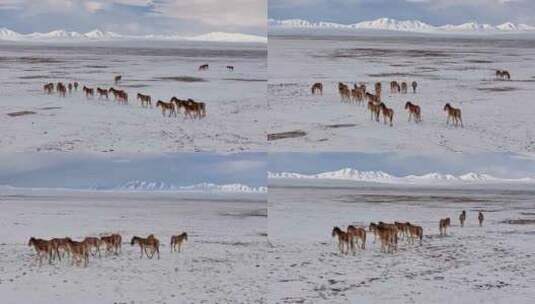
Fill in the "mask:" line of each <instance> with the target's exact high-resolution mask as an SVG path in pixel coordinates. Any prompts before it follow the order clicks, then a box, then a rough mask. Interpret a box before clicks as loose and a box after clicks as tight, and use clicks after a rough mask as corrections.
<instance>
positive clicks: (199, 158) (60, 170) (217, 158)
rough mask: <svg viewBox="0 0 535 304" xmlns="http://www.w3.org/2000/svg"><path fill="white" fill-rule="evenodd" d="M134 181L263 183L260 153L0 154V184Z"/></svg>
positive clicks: (112, 184) (63, 185) (79, 184)
mask: <svg viewBox="0 0 535 304" xmlns="http://www.w3.org/2000/svg"><path fill="white" fill-rule="evenodd" d="M133 180H141V181H154V182H160V181H161V182H165V183H169V184H173V185H177V186H187V185H193V184H197V183H202V182H209V183H215V184H230V183H241V184H246V185H250V186H265V185H266V156H265V154H264V153H243V154H210V153H177V154H163V155H151V154H131V155H122V156H109V155H105V154H84V153H76V154H75V153H23V154H0V185H11V186H17V187H43V188H75V189H79V188H92V187H115V186H119V185H122V184H124V183H126V182H129V181H133Z"/></svg>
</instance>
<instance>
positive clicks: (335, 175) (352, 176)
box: [268, 168, 535, 184]
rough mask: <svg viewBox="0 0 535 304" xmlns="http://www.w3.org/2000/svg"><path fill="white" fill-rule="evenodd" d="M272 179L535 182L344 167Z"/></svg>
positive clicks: (401, 181) (279, 174)
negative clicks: (405, 174)
mask: <svg viewBox="0 0 535 304" xmlns="http://www.w3.org/2000/svg"><path fill="white" fill-rule="evenodd" d="M268 178H270V179H291V180H341V181H356V182H370V183H381V184H435V183H441V184H487V183H535V179H533V178H529V177H525V178H518V179H506V178H498V177H494V176H492V175H488V174H481V173H473V172H470V173H467V174H463V175H458V176H457V175H451V174H442V173H429V174H425V175H407V176H402V177H398V176H393V175H390V174H388V173H385V172H382V171H359V170H356V169H351V168H344V169H340V170H337V171H331V172H323V173H318V174H311V175H306V174H299V173H291V172H280V173H272V172H269V173H268Z"/></svg>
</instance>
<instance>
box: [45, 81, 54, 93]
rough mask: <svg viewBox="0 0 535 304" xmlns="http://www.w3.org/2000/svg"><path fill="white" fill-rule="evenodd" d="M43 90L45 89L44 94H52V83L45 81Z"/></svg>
mask: <svg viewBox="0 0 535 304" xmlns="http://www.w3.org/2000/svg"><path fill="white" fill-rule="evenodd" d="M43 91H45V93H46V94H49V95H50V94H52V93H54V84H53V83H47V84H45V85H44V86H43Z"/></svg>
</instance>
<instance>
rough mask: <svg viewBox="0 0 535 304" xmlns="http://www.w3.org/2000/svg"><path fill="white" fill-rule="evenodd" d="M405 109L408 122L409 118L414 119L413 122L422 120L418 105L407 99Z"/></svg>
mask: <svg viewBox="0 0 535 304" xmlns="http://www.w3.org/2000/svg"><path fill="white" fill-rule="evenodd" d="M405 110H409V122H410V121H411V118H413V119H414V122H415V123H419V122H421V121H422V112H421V110H420V106H418V105H415V104H413V103H412V102H410V101H407V103H405Z"/></svg>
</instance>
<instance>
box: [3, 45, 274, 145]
mask: <svg viewBox="0 0 535 304" xmlns="http://www.w3.org/2000/svg"><path fill="white" fill-rule="evenodd" d="M266 58H267V54H266V45H265V44H257V43H239V44H236V43H209V42H192V41H190V42H186V41H181V42H162V41H108V42H102V41H100V42H85V43H84V42H79V43H28V42H0V70H1V75H0V81H1V82H2V88H1V92H0V116H1V117H2V119H0V130H1V131H0V151H2V152H20V151H25V152H27V151H91V152H101V151H105V152H112V151H116V152H177V151H216V150H217V151H219V152H227V151H251V150H252V151H259V150H265V129H266V125H267V121H266V119H267V118H265V115H264V113H265V111H266V82H267V76H266V69H267V68H266V64H267V62H266ZM205 63H206V64H209V65H210V70H208V71H201V72H200V71H198V67H199V66H200V65H201V64H205ZM227 65H233V66H234V67H235V69H234V71H233V72H231V71H227V69H226V66H227ZM119 74H120V75H122V76H123V80H122V81H121V82H120V84H119V85H118V86H116V85H114V83H113V78H114V76H115V75H119ZM58 81H62V82H65V83H66V82H73V81H78V82H80V83H81V86H83V85H87V86H90V87H104V88H109V87H111V86H114V87H119V88H121V89H125V90H126V91H127V92H128V93H129V97H130V103H129V105H128V106H124V105H118V104H117V103H116V102H113V101H111V100H110V101H106V100H99V99H98V97H95V98H94V99H93V100H87V99H86V98H85V96H83V94H82V92H81V90H79V91H78V92H74V93H73V94H70V95H69V94H67V97H66V98H60V97H58V96H57V95H50V96H49V95H45V94H44V93H43V89H42V88H43V85H44V84H45V83H47V82H58ZM138 92H140V93H143V94H149V95H151V96H152V99H153V105H155V103H156V101H158V100H159V99H160V100H163V101H169V99H170V98H171V97H172V96H177V97H178V98H193V99H195V100H198V101H203V102H205V103H206V107H207V116H206V118H205V119H202V120H191V119H184V118H183V116H182V115H179V117H178V118H167V117H162V114H161V112H160V110H159V109H156V108H152V109H145V108H142V107H141V105H140V103H139V102H137V101H136V100H135V96H136V94H137V93H138ZM21 111H30V112H33V113H27V115H20V116H8V115H7V114H9V113H17V112H21ZM15 115H16V114H15Z"/></svg>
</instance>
